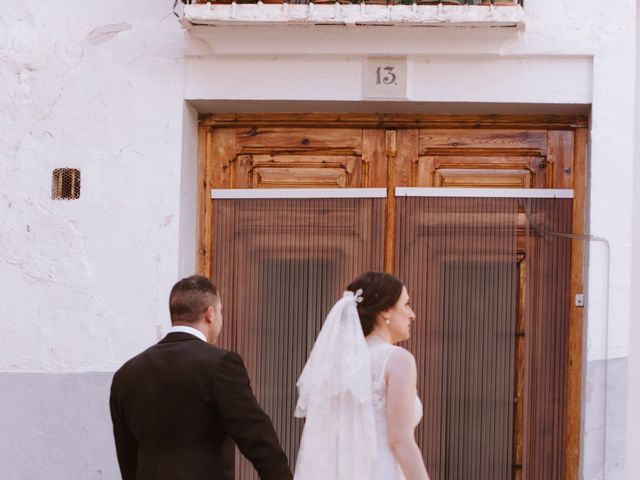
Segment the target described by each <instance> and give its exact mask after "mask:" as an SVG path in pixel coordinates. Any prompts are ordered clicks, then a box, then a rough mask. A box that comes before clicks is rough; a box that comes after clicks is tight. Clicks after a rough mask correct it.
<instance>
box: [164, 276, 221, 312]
mask: <svg viewBox="0 0 640 480" xmlns="http://www.w3.org/2000/svg"><path fill="white" fill-rule="evenodd" d="M219 301H220V296H219V294H218V289H217V288H216V287H215V285H214V284H213V283H211V281H210V280H209V279H208V278H207V277H203V276H201V275H192V276H190V277H187V278H183V279H182V280H180V281H179V282H178V283H176V284H175V285H174V286H173V288H172V289H171V293H170V294H169V312H170V314H171V323H173V324H175V323H195V322H197V321H198V319H199V318H200V317H201V315H202V314H204V312H205V310H206V309H207V308H208V307H210V306H213V305H214V304H215V303H216V302H219Z"/></svg>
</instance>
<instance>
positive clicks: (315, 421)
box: [294, 290, 376, 480]
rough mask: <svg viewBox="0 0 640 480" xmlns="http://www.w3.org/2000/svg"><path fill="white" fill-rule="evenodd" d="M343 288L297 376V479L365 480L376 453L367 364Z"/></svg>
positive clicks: (353, 301)
mask: <svg viewBox="0 0 640 480" xmlns="http://www.w3.org/2000/svg"><path fill="white" fill-rule="evenodd" d="M361 294H362V290H358V291H357V292H356V293H355V294H354V293H353V292H344V294H343V297H342V298H341V299H340V300H339V301H338V302H337V303H336V304H335V305H334V306H333V308H332V309H331V311H330V312H329V315H327V318H326V320H325V322H324V324H323V326H322V329H321V330H320V333H319V334H318V338H317V339H316V342H315V344H314V346H313V349H312V350H311V354H310V355H309V360H308V361H307V364H306V365H305V367H304V369H303V370H302V373H301V374H300V378H299V379H298V383H297V386H298V391H299V398H298V404H297V405H296V411H295V416H296V417H306V421H305V425H304V430H303V432H302V440H301V442H300V450H299V452H298V458H297V462H296V469H295V475H294V478H295V479H296V480H369V479H370V477H371V465H372V463H373V459H374V457H375V455H376V432H375V423H374V417H373V404H372V392H371V366H370V359H369V350H368V348H367V344H366V342H365V338H364V334H363V332H362V326H361V325H360V318H359V316H358V310H357V303H358V302H360V301H362V296H361Z"/></svg>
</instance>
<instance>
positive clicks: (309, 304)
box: [213, 198, 386, 480]
mask: <svg viewBox="0 0 640 480" xmlns="http://www.w3.org/2000/svg"><path fill="white" fill-rule="evenodd" d="M385 203H386V200H385V199H384V198H320V199H304V198H303V199H299V198H294V199H264V198H263V199H225V200H219V199H218V200H215V206H214V222H215V223H214V230H215V233H214V245H213V252H214V257H213V272H214V281H215V282H216V283H219V284H220V290H221V297H222V303H223V317H224V322H225V323H224V326H223V329H222V334H221V338H220V345H221V346H222V347H223V348H228V349H231V350H235V351H237V352H238V353H240V354H241V355H242V357H243V358H244V360H245V363H246V366H247V370H248V372H249V375H250V377H251V381H252V386H253V388H254V390H255V393H256V396H257V397H258V400H259V401H260V403H261V405H262V406H263V407H264V409H265V411H266V412H267V413H268V414H269V416H270V417H271V418H272V420H273V423H274V426H275V429H276V431H277V433H278V436H279V438H280V441H281V443H282V445H283V448H284V450H285V452H286V453H287V456H288V458H289V460H290V462H291V465H292V466H293V465H294V464H295V459H296V454H297V449H298V444H299V441H300V435H301V433H302V426H303V420H301V419H295V418H294V417H293V413H294V408H295V404H296V399H297V392H296V386H295V383H296V380H297V378H298V376H299V375H300V372H301V371H302V368H303V367H304V364H305V362H306V360H307V357H308V354H309V352H310V350H311V347H312V346H313V343H314V341H315V338H316V336H317V334H318V332H319V331H320V327H321V326H322V322H323V320H324V318H325V316H326V315H327V313H328V312H329V310H330V308H331V306H332V305H333V304H334V303H335V302H336V301H337V300H338V299H339V298H340V297H341V296H342V292H343V290H344V288H345V287H346V286H347V285H348V283H349V282H350V281H351V280H352V279H353V278H355V277H356V276H357V275H358V274H360V273H362V272H364V271H367V270H382V269H383V251H384V250H383V248H384V224H385V221H384V218H385ZM236 478H239V479H243V480H248V479H257V478H258V477H257V475H256V474H255V472H254V470H253V467H252V466H251V465H250V464H248V462H246V461H245V460H244V459H243V458H240V456H237V460H236Z"/></svg>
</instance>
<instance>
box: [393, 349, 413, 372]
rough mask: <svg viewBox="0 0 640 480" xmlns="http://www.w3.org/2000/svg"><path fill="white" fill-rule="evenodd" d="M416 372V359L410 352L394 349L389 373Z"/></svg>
mask: <svg viewBox="0 0 640 480" xmlns="http://www.w3.org/2000/svg"><path fill="white" fill-rule="evenodd" d="M415 370H416V359H415V358H414V357H413V355H412V354H411V352H410V351H408V350H406V349H404V348H402V347H396V348H394V349H393V352H392V353H391V356H390V357H389V361H388V363H387V371H388V372H390V373H391V372H406V371H415Z"/></svg>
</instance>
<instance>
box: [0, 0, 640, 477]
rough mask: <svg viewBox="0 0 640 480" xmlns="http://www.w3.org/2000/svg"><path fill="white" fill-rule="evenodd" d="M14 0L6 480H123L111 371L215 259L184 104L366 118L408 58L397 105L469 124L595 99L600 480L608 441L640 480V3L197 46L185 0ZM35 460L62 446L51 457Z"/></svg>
mask: <svg viewBox="0 0 640 480" xmlns="http://www.w3.org/2000/svg"><path fill="white" fill-rule="evenodd" d="M5 3H6V4H5V5H3V9H2V10H1V11H0V66H1V68H0V92H2V93H0V112H1V113H0V167H1V168H0V214H1V216H0V219H1V220H0V222H1V224H2V229H1V230H0V236H1V237H0V238H1V242H0V244H1V245H2V249H1V251H0V287H1V288H0V291H2V293H3V296H2V297H3V298H2V302H0V318H1V319H2V321H3V327H4V328H3V335H2V337H1V338H2V340H0V342H1V346H2V348H0V388H5V389H11V390H10V391H11V395H9V396H5V398H8V399H13V400H5V401H6V402H13V403H10V404H5V403H0V440H1V442H0V471H3V472H10V475H11V476H10V477H8V478H20V479H22V478H45V477H44V476H43V477H40V476H38V474H37V473H33V472H37V471H39V470H38V469H37V468H36V467H35V466H34V465H41V466H42V465H47V464H51V463H52V462H53V463H56V462H57V463H58V464H57V465H56V468H57V470H55V472H57V473H58V474H57V475H54V477H56V478H116V473H115V472H116V471H117V469H116V467H115V464H114V462H115V457H114V455H113V451H112V450H111V448H112V447H111V444H110V443H109V431H108V429H109V423H108V417H107V410H106V398H104V399H103V400H104V402H105V403H104V409H102V410H101V409H94V408H93V407H92V405H94V404H95V403H96V402H100V401H101V399H102V397H103V396H106V391H107V388H108V382H109V375H108V373H109V372H112V371H113V370H114V369H115V368H117V367H118V366H119V365H120V364H121V363H122V362H123V361H125V360H126V359H127V358H128V357H130V356H131V355H133V354H135V353H137V352H138V351H140V350H142V349H143V348H145V347H147V346H148V345H150V344H151V343H153V342H154V341H155V340H156V339H157V337H158V335H159V333H161V331H162V330H163V329H164V328H166V326H167V325H168V315H167V312H166V296H167V293H168V290H169V288H170V287H171V285H172V284H173V282H174V281H175V280H176V279H177V278H178V277H180V276H183V275H187V274H189V273H191V272H192V270H193V268H194V267H193V266H194V263H193V262H194V257H193V254H194V243H195V223H194V214H195V208H196V205H195V192H194V189H195V182H196V180H195V161H196V157H195V155H196V151H197V146H196V132H195V129H196V124H197V112H196V111H195V110H194V109H193V108H192V107H191V106H189V105H187V104H185V102H184V100H185V99H186V100H188V101H193V103H194V104H197V105H200V106H201V108H207V107H206V106H207V105H209V106H210V105H216V103H215V102H217V101H220V102H223V101H226V100H229V99H230V100H233V101H234V102H233V103H231V105H232V106H234V107H235V108H237V109H238V110H242V109H246V108H247V107H246V106H245V105H246V104H245V103H243V102H256V101H258V102H259V101H265V102H269V103H265V104H264V105H277V107H274V108H278V109H280V110H287V109H290V108H295V109H296V110H302V111H304V110H305V102H309V103H308V104H307V105H309V108H308V109H312V108H313V109H314V110H321V109H323V108H326V109H334V110H335V109H341V108H343V109H345V111H348V110H349V109H350V106H351V107H353V109H355V108H357V107H358V105H360V104H359V103H357V102H359V101H360V100H361V99H362V78H361V77H362V71H363V70H362V62H363V60H364V59H365V58H366V57H367V56H369V55H403V56H404V55H406V56H407V62H408V72H409V86H408V98H407V102H405V103H397V104H394V110H397V111H401V110H403V109H406V110H407V111H409V110H411V109H412V108H415V107H412V105H418V104H419V105H423V104H422V103H418V102H448V104H451V105H452V104H457V107H455V108H456V109H457V110H458V111H464V110H465V105H470V107H469V110H474V108H473V105H474V104H477V102H482V103H483V104H491V105H494V107H495V106H496V105H497V106H500V105H505V107H504V108H505V109H508V108H510V109H513V108H514V105H515V107H517V106H518V105H519V104H521V105H526V104H544V105H551V106H553V105H554V104H555V105H567V104H569V105H571V104H574V105H582V104H592V115H591V122H592V129H591V141H590V145H589V147H590V172H589V174H590V177H589V182H590V184H589V212H588V222H589V230H590V232H591V233H593V234H597V235H600V236H603V237H605V238H607V239H608V240H609V242H610V244H611V263H610V269H611V270H610V272H611V277H610V278H611V282H610V285H609V286H607V285H605V281H604V279H605V275H604V272H605V271H606V268H607V265H606V262H605V258H604V254H603V252H604V249H603V247H602V245H601V244H592V245H591V246H590V250H589V267H588V279H589V281H588V290H587V294H588V297H587V298H588V302H587V307H586V314H587V321H588V329H587V338H586V347H587V349H586V360H587V362H586V371H585V379H586V380H585V381H586V383H585V414H584V434H583V475H582V478H585V479H588V480H591V479H598V478H605V477H604V476H603V472H602V465H603V462H604V460H605V452H603V447H602V445H603V441H604V440H605V434H606V441H607V445H608V448H607V449H606V457H607V462H608V464H609V469H608V474H607V475H608V476H607V477H606V478H607V479H609V480H612V479H614V478H622V477H621V476H622V475H623V474H624V466H623V462H624V455H623V454H622V452H623V451H624V448H623V447H624V438H625V423H626V418H627V417H626V413H625V400H626V388H624V385H626V358H627V357H628V354H629V344H628V335H627V332H628V327H629V318H630V311H631V310H630V305H631V290H630V252H631V229H630V218H631V208H630V205H631V199H632V195H631V194H632V181H631V179H632V165H633V133H634V130H633V115H634V110H633V101H632V95H633V92H634V88H635V87H634V69H635V66H634V65H635V56H634V48H633V46H634V44H635V38H636V37H635V27H636V25H635V2H633V1H632V0H616V2H615V3H616V6H615V7H616V8H610V7H611V2H602V1H601V0H527V1H526V29H525V30H515V29H482V28H475V29H457V28H454V29H431V28H407V27H405V28H403V27H393V28H387V27H368V28H356V27H317V28H313V27H312V28H297V27H264V26H263V27H221V28H217V27H215V28H212V27H208V28H207V27H204V28H203V27H199V28H197V29H194V30H193V31H192V32H189V33H186V32H184V31H183V30H182V29H181V27H180V26H179V24H178V22H177V20H176V18H175V17H174V16H173V14H172V13H171V4H172V2H169V1H167V2H158V1H157V0H138V1H136V2H129V1H126V0H113V1H109V2H103V1H98V0H82V1H74V2H69V1H63V0H56V1H54V0H51V1H49V2H41V1H36V0H27V1H22V2H5ZM294 101H295V102H296V103H295V104H294V103H290V102H294ZM272 102H273V103H272ZM337 102H349V103H337ZM412 102H413V103H412ZM247 104H249V103H247ZM226 105H229V104H228V103H227V104H226ZM251 105H254V106H255V105H260V103H258V104H256V103H251ZM362 105H364V104H362ZM375 105H376V104H374V106H371V105H370V104H366V105H365V106H364V107H362V108H365V109H373V108H376V107H375ZM440 105H442V104H440ZM507 105H508V106H507ZM494 107H492V108H494ZM263 108H266V109H267V110H268V109H269V108H270V107H268V106H267V107H263ZM440 108H443V107H440ZM444 108H447V107H444ZM451 108H453V107H451ZM495 108H498V107H495ZM523 108H525V107H523ZM526 108H528V109H531V110H532V109H533V107H530V106H529V107H526ZM562 108H567V107H565V106H563V107H562ZM381 109H384V107H381ZM476 110H477V109H476ZM476 110H474V111H476ZM505 111H506V110H505ZM57 167H75V168H79V169H80V170H81V171H82V195H81V198H80V199H79V200H76V201H53V200H51V198H50V181H51V171H52V170H53V169H54V168H57ZM607 292H608V293H609V303H608V311H607V309H606V305H607V303H606V294H607ZM98 372H105V373H102V374H101V373H98ZM70 374H71V375H77V377H73V378H72V379H70V378H69V375H70ZM15 375H18V377H16V376H15ZM20 375H23V376H24V377H23V378H24V381H20V377H19V376H20ZM34 375H35V376H34ZM56 379H59V380H56ZM39 382H40V383H39ZM621 382H622V383H621ZM38 385H40V387H38ZM61 385H62V386H61ZM65 385H67V386H65ZM68 385H72V387H68ZM96 385H97V386H96ZM38 391H42V392H48V393H47V394H50V395H53V396H56V395H58V397H56V398H55V399H52V402H53V403H54V404H64V403H65V402H63V400H64V399H65V398H66V397H65V395H69V392H73V393H72V395H71V397H70V398H69V401H71V402H76V404H77V406H78V408H77V409H75V410H74V409H66V410H65V409H63V410H62V411H61V412H60V415H61V416H67V417H68V419H73V415H74V413H73V412H74V411H75V412H76V413H77V414H78V415H80V418H82V419H84V420H83V421H80V422H78V421H77V419H75V420H74V421H65V419H64V418H61V419H60V421H59V422H54V423H52V422H50V421H49V419H50V417H51V416H52V415H55V411H52V410H51V408H49V407H48V408H44V407H43V408H38V405H39V403H38V402H41V403H42V402H44V401H45V400H44V399H42V398H38V395H37V394H36V392H38ZM604 392H608V397H607V398H606V404H607V405H608V406H606V405H605V396H604ZM0 402H2V400H0ZM15 402H19V404H20V406H19V408H16V405H15V404H14V403H15ZM29 402H32V403H29ZM47 403H51V402H47ZM100 415H102V417H100V418H98V419H96V416H100ZM16 419H18V420H20V419H23V420H25V421H27V422H29V423H30V424H33V425H42V429H41V430H42V432H41V433H42V434H41V435H38V434H37V432H36V433H33V432H30V433H29V434H28V435H27V434H25V433H23V432H21V431H20V424H21V422H20V421H18V420H16ZM87 423H90V424H91V425H93V427H92V428H91V429H90V431H89V432H87V431H86V430H84V429H83V428H84V427H83V426H82V425H83V424H87ZM100 425H101V426H102V430H101V428H100ZM105 429H106V430H105ZM105 431H106V434H105ZM95 432H100V433H99V434H98V433H95ZM25 435H27V436H26V437H25ZM78 435H84V436H85V437H86V438H87V441H86V442H82V445H81V446H79V447H78V448H85V450H86V452H85V454H83V455H76V456H73V457H68V458H65V457H63V456H61V455H59V453H55V452H57V451H55V450H54V453H55V454H51V455H50V456H47V452H49V451H51V448H50V447H51V445H50V443H52V442H55V441H56V440H55V439H64V438H65V437H69V438H71V437H76V436H78ZM16 439H18V440H16ZM16 445H17V446H16ZM3 447H7V448H3ZM33 451H39V452H42V454H41V455H42V456H41V457H39V458H40V460H39V461H35V460H34V454H33ZM9 452H10V453H9ZM27 452H28V453H27ZM77 472H82V473H77ZM51 478H53V477H51Z"/></svg>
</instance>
